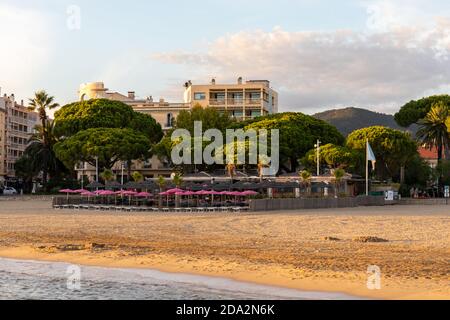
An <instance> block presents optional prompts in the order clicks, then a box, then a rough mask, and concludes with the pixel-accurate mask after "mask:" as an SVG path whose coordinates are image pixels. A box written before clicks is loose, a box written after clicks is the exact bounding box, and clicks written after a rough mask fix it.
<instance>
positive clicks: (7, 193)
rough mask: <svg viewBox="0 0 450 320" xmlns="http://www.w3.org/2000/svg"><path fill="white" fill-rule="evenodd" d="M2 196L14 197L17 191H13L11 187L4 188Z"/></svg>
mask: <svg viewBox="0 0 450 320" xmlns="http://www.w3.org/2000/svg"><path fill="white" fill-rule="evenodd" d="M3 194H4V195H5V196H12V195H16V194H17V190H16V189H14V188H13V187H4V188H3Z"/></svg>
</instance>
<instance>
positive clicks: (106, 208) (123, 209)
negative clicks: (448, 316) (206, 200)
mask: <svg viewBox="0 0 450 320" xmlns="http://www.w3.org/2000/svg"><path fill="white" fill-rule="evenodd" d="M53 208H54V209H61V210H64V209H74V210H95V211H120V212H154V213H171V212H178V213H183V212H184V213H190V212H204V213H206V212H245V211H249V209H250V208H249V207H199V208H152V207H123V206H107V205H87V204H86V205H83V204H81V205H53Z"/></svg>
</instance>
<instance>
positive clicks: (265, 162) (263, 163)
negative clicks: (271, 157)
mask: <svg viewBox="0 0 450 320" xmlns="http://www.w3.org/2000/svg"><path fill="white" fill-rule="evenodd" d="M268 162H269V161H268V160H267V159H266V157H262V156H261V157H259V160H258V176H259V182H262V180H263V173H264V168H267V167H269V164H268Z"/></svg>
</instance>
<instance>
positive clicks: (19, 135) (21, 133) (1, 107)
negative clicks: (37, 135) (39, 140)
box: [0, 94, 39, 183]
mask: <svg viewBox="0 0 450 320" xmlns="http://www.w3.org/2000/svg"><path fill="white" fill-rule="evenodd" d="M37 124H39V116H38V114H37V113H36V112H32V111H29V110H28V108H27V107H26V106H24V104H23V101H22V102H21V103H20V104H18V103H17V102H16V101H15V97H14V94H12V95H10V96H7V95H6V94H5V95H4V96H3V97H0V182H1V183H4V182H5V181H7V180H14V179H15V177H16V175H15V170H14V165H15V163H16V161H17V160H18V159H19V158H20V157H21V156H22V155H23V153H24V151H25V149H26V148H27V145H28V141H29V139H30V137H31V136H32V134H33V133H34V129H35V127H36V125H37Z"/></svg>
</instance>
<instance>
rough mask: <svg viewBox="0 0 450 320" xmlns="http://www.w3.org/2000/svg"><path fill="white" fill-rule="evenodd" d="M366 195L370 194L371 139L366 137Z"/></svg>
mask: <svg viewBox="0 0 450 320" xmlns="http://www.w3.org/2000/svg"><path fill="white" fill-rule="evenodd" d="M366 196H367V197H368V196H369V139H366Z"/></svg>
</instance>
